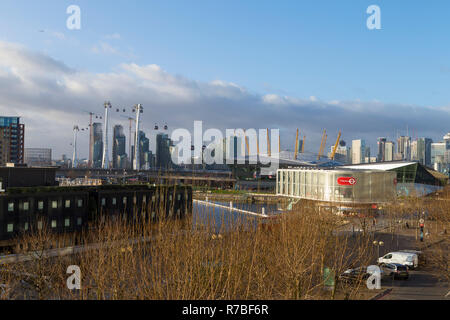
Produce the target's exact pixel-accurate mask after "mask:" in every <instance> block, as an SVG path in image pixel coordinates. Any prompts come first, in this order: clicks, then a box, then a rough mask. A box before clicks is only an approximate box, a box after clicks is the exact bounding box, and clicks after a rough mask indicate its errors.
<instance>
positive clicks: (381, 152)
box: [377, 138, 387, 162]
mask: <svg viewBox="0 0 450 320" xmlns="http://www.w3.org/2000/svg"><path fill="white" fill-rule="evenodd" d="M386 140H387V139H386V138H378V155H377V161H378V162H384V161H386Z"/></svg>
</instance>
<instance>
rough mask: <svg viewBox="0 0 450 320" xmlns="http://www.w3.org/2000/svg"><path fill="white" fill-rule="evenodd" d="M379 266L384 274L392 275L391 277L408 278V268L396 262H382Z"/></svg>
mask: <svg viewBox="0 0 450 320" xmlns="http://www.w3.org/2000/svg"><path fill="white" fill-rule="evenodd" d="M380 268H381V270H383V273H384V274H385V275H386V276H388V277H392V278H393V279H405V280H406V279H408V278H409V272H408V268H407V267H406V266H404V265H401V264H398V263H382V264H381V265H380Z"/></svg>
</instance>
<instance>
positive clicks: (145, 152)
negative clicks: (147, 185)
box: [139, 131, 153, 170]
mask: <svg viewBox="0 0 450 320" xmlns="http://www.w3.org/2000/svg"><path fill="white" fill-rule="evenodd" d="M139 145H140V148H139V154H140V159H139V163H140V166H141V167H140V169H144V170H148V169H150V168H151V166H152V157H153V154H152V152H151V151H150V140H149V139H148V138H147V137H146V136H145V133H144V132H143V131H139Z"/></svg>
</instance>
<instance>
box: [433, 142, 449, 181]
mask: <svg viewBox="0 0 450 320" xmlns="http://www.w3.org/2000/svg"><path fill="white" fill-rule="evenodd" d="M431 163H432V165H433V167H434V169H435V170H436V171H439V172H441V173H444V174H447V175H450V133H448V134H446V135H445V136H444V141H442V142H436V143H431Z"/></svg>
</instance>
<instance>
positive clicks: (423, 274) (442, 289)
mask: <svg viewBox="0 0 450 320" xmlns="http://www.w3.org/2000/svg"><path fill="white" fill-rule="evenodd" d="M385 286H386V287H387V288H389V287H391V288H392V289H393V290H392V292H391V293H390V294H388V295H386V296H385V297H383V298H381V299H380V300H450V294H449V295H447V294H448V292H449V290H450V288H449V286H448V283H445V282H440V281H439V280H438V279H436V278H435V277H433V275H431V274H430V272H429V271H425V270H420V271H410V274H409V279H408V280H394V281H392V282H391V281H386V283H383V288H384V287H385ZM446 295H447V296H446Z"/></svg>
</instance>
